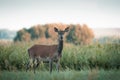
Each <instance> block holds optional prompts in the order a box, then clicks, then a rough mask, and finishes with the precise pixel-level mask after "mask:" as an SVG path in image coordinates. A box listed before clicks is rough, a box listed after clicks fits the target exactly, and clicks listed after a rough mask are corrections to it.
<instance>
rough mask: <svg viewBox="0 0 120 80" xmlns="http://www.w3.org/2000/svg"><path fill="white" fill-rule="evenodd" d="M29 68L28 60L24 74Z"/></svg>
mask: <svg viewBox="0 0 120 80" xmlns="http://www.w3.org/2000/svg"><path fill="white" fill-rule="evenodd" d="M29 68H30V60H29V61H28V63H27V64H26V72H27V70H28V69H29Z"/></svg>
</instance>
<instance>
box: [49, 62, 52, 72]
mask: <svg viewBox="0 0 120 80" xmlns="http://www.w3.org/2000/svg"><path fill="white" fill-rule="evenodd" d="M49 67H50V73H52V60H49Z"/></svg>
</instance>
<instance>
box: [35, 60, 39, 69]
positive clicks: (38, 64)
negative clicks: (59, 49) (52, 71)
mask: <svg viewBox="0 0 120 80" xmlns="http://www.w3.org/2000/svg"><path fill="white" fill-rule="evenodd" d="M39 64H40V62H39V59H37V65H36V66H35V68H37V67H38V66H39Z"/></svg>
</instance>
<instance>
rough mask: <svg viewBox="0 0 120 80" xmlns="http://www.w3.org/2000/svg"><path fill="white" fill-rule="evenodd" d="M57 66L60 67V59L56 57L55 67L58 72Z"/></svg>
mask: <svg viewBox="0 0 120 80" xmlns="http://www.w3.org/2000/svg"><path fill="white" fill-rule="evenodd" d="M59 67H60V60H59V59H58V61H57V63H56V68H57V71H58V72H59Z"/></svg>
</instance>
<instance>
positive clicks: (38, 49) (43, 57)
mask: <svg viewBox="0 0 120 80" xmlns="http://www.w3.org/2000/svg"><path fill="white" fill-rule="evenodd" d="M68 30H69V27H67V28H65V30H64V31H62V30H58V29H57V28H56V27H55V28H54V31H55V32H57V33H58V41H59V43H58V45H34V46H32V47H31V48H30V49H28V54H29V57H30V59H32V60H33V68H34V73H35V69H36V68H37V67H38V65H39V63H40V61H43V62H49V67H50V73H51V72H52V62H53V61H55V62H56V64H57V65H56V67H57V71H59V64H60V58H61V56H62V50H63V35H64V33H65V32H68ZM35 62H36V63H37V64H35ZM29 67H30V61H29V62H28V64H27V68H26V71H27V70H28V69H29Z"/></svg>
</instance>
